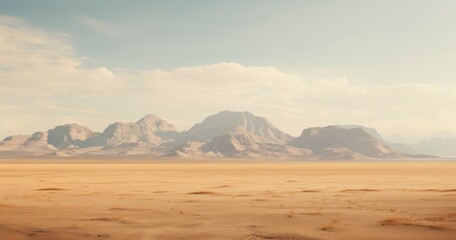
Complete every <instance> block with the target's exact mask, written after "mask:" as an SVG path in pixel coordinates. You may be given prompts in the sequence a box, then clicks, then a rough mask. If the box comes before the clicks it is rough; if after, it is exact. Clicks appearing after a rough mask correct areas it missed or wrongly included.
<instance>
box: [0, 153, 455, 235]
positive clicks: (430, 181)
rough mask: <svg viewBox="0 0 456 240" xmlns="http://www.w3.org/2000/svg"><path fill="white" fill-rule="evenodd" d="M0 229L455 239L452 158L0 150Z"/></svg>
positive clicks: (30, 232) (4, 231) (12, 232)
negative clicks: (157, 157) (24, 156)
mask: <svg viewBox="0 0 456 240" xmlns="http://www.w3.org/2000/svg"><path fill="white" fill-rule="evenodd" d="M17 162H20V163H17ZM0 239H1V240H10V239H11V240H16V239H36V240H44V239H48V240H51V239H55V240H57V239H59V240H61V239H198V240H204V239H456V162H398V163H393V162H388V163H381V162H239V161H237V162H226V161H222V162H220V161H216V162H212V163H210V162H192V161H187V162H163V161H162V162H154V161H149V162H144V161H143V162H138V161H135V162H128V161H124V162H122V161H95V163H92V162H91V161H87V160H85V161H84V160H81V161H76V160H65V159H61V160H58V161H56V160H54V161H43V160H28V161H25V160H24V161H16V162H15V161H12V160H11V161H1V162H0Z"/></svg>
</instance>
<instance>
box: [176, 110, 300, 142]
mask: <svg viewBox="0 0 456 240" xmlns="http://www.w3.org/2000/svg"><path fill="white" fill-rule="evenodd" d="M225 134H231V135H236V134H246V135H250V137H252V138H253V139H254V141H256V142H262V143H281V144H283V143H287V142H289V141H291V140H292V139H293V137H291V136H290V135H288V134H286V133H284V132H282V131H280V130H279V129H277V128H276V127H275V126H274V125H272V124H271V123H270V122H269V121H268V120H266V119H265V118H263V117H259V116H255V115H254V114H252V113H250V112H232V111H223V112H220V113H217V114H215V115H212V116H209V117H207V118H206V119H204V120H203V122H201V123H198V124H196V125H194V126H193V127H192V128H190V129H189V130H188V131H186V132H184V133H183V135H182V136H183V139H185V140H197V141H202V142H210V141H211V140H212V139H214V138H215V137H219V136H223V135H225Z"/></svg>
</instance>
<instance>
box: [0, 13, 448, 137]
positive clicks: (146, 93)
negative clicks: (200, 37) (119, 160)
mask: <svg viewBox="0 0 456 240" xmlns="http://www.w3.org/2000/svg"><path fill="white" fill-rule="evenodd" d="M0 53H1V54H0V95H1V96H2V98H0V114H1V119H0V123H1V124H2V125H1V126H2V128H0V136H1V137H4V136H6V135H10V134H15V133H30V132H33V131H35V130H46V129H48V128H50V127H53V126H54V125H57V124H63V123H67V122H70V121H71V122H79V123H81V124H85V125H87V126H89V127H91V128H94V129H95V130H99V131H101V130H103V127H105V126H106V125H107V124H109V123H111V122H113V121H120V120H122V121H134V120H135V119H136V118H139V117H141V116H142V115H145V114H147V113H153V114H157V115H159V116H162V117H163V118H166V119H170V120H171V121H172V122H175V123H176V124H177V125H178V127H179V128H180V129H181V130H183V129H185V128H187V127H190V125H191V123H194V122H197V121H201V120H202V118H204V117H206V116H207V115H209V114H213V113H215V112H217V111H221V110H226V109H230V110H240V111H245V110H248V111H251V112H253V113H256V114H257V115H262V116H265V117H267V118H268V119H270V120H271V122H273V123H274V124H275V125H276V126H278V127H279V128H281V129H284V130H285V131H288V132H289V133H291V134H293V135H298V134H299V133H300V132H301V130H302V129H304V128H306V127H309V126H322V125H328V124H364V125H368V126H372V127H376V128H378V129H379V130H380V131H381V133H384V134H393V133H398V134H403V135H411V136H420V135H427V134H429V133H432V132H433V131H437V130H449V131H456V126H455V125H454V122H456V107H455V106H456V87H455V86H437V85H425V84H396V85H376V86H372V85H370V86H361V85H355V84H353V83H351V82H350V81H349V79H347V78H345V77H344V76H341V77H339V78H335V77H333V76H330V77H326V76H324V74H323V75H321V76H318V77H313V76H312V77H306V76H305V75H303V74H294V73H286V72H283V71H280V70H279V69H276V68H274V67H268V66H244V65H241V64H238V63H217V64H208V65H203V66H193V67H182V68H176V69H172V70H163V69H154V70H149V71H138V70H122V71H115V70H112V69H108V68H106V67H98V68H86V67H83V65H82V64H81V61H82V60H81V59H82V58H81V56H78V55H77V54H76V53H75V51H74V48H73V47H72V45H71V43H70V41H69V37H68V36H66V35H65V34H53V33H48V32H45V31H42V30H40V29H36V28H33V27H31V26H29V25H28V24H27V23H25V22H24V21H22V20H20V19H17V18H12V17H0Z"/></svg>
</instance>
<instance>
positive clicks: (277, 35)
mask: <svg viewBox="0 0 456 240" xmlns="http://www.w3.org/2000/svg"><path fill="white" fill-rule="evenodd" d="M0 9H1V10H0V13H1V14H5V15H12V16H17V17H21V18H24V19H26V20H28V21H29V22H30V23H31V24H33V26H36V27H39V28H42V29H45V30H48V31H52V32H65V33H69V34H70V35H71V41H72V42H73V44H74V45H75V48H76V49H77V52H78V54H80V55H82V56H88V57H90V58H91V61H90V63H92V64H94V65H104V66H108V67H111V68H134V69H150V68H167V69H169V68H174V67H180V66H194V65H202V64H210V63H214V62H221V61H224V62H237V63H241V64H245V65H264V66H275V67H279V68H281V69H284V70H292V71H306V70H309V69H315V68H329V69H332V70H334V71H348V72H349V75H350V76H352V81H359V82H366V83H376V82H432V83H435V82H438V83H441V84H453V83H454V81H455V77H456V68H455V67H454V66H455V64H456V44H455V42H456V14H454V11H455V10H456V2H455V1H419V0H411V1H364V0H362V1H361V0H360V1H316V0H315V1H302V0H299V1H264V0H259V1H244V0H241V1H150V0H146V1H118V0H106V1H102V0H97V1H67V0H63V1H62V0H53V1H45V0H44V1H39V3H38V2H31V1H23V0H15V1H1V3H0ZM83 18H90V19H94V20H96V21H99V22H101V23H104V24H106V25H110V26H113V28H114V27H115V28H118V29H124V30H125V33H122V30H120V33H118V34H116V33H113V34H109V33H100V32H97V31H94V30H92V29H90V28H89V27H88V26H87V25H84V24H81V19H83ZM86 64H87V63H86Z"/></svg>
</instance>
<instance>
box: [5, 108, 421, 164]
mask: <svg viewBox="0 0 456 240" xmlns="http://www.w3.org/2000/svg"><path fill="white" fill-rule="evenodd" d="M423 144H424V143H423ZM101 155H106V156H148V157H175V158H266V159H312V160H317V159H388V158H390V159H396V158H418V157H428V156H426V155H423V154H419V152H417V151H415V150H413V149H411V148H408V146H403V145H401V144H395V143H388V142H387V141H385V140H383V138H382V137H381V136H380V134H378V132H377V131H376V130H375V129H373V128H366V127H363V126H359V125H334V126H326V127H312V128H306V129H304V130H303V131H302V133H301V135H300V136H298V137H293V136H291V135H289V134H287V133H285V132H283V131H281V130H280V129H278V128H276V127H275V126H274V125H273V124H272V123H271V122H269V121H268V120H267V119H265V118H264V117H260V116H256V115H254V114H252V113H250V112H233V111H222V112H220V113H217V114H214V115H211V116H209V117H207V118H206V119H204V120H203V121H202V122H201V123H197V124H195V125H194V126H193V127H191V128H190V129H189V130H187V131H183V132H180V131H178V130H177V129H176V128H175V127H174V126H173V125H172V124H170V123H168V122H166V121H165V120H163V119H161V118H159V117H157V116H155V115H147V116H145V117H143V118H141V119H140V120H138V121H137V122H134V123H133V122H130V123H122V122H116V123H113V124H110V125H109V126H108V127H107V128H106V129H105V130H104V131H103V132H95V131H92V130H90V129H89V128H87V127H84V126H81V125H78V124H75V123H73V124H66V125H61V126H57V127H55V128H53V129H50V130H48V131H42V132H36V133H33V134H32V135H15V136H9V137H7V138H5V139H4V140H3V141H1V142H0V156H101Z"/></svg>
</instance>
